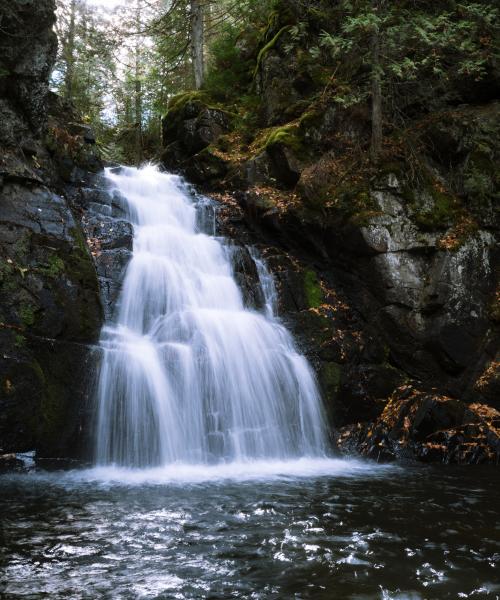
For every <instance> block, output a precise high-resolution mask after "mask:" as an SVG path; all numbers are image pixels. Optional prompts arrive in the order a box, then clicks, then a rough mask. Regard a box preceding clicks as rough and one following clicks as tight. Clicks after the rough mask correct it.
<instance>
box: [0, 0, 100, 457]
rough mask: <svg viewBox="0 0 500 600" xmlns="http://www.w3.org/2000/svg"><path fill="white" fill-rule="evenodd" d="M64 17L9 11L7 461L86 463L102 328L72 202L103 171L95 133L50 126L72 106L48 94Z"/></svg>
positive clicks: (4, 277) (4, 82)
mask: <svg viewBox="0 0 500 600" xmlns="http://www.w3.org/2000/svg"><path fill="white" fill-rule="evenodd" d="M54 11H55V4H54V2H53V1H52V0H37V1H36V2H35V1H33V0H13V1H12V2H4V3H3V4H2V32H3V35H2V36H1V39H0V62H1V64H0V69H1V70H2V71H7V74H6V75H5V73H2V74H3V75H4V76H3V77H1V78H0V79H1V80H0V113H1V116H2V118H1V119H0V145H1V148H0V150H1V151H0V172H1V176H0V206H1V209H0V349H1V351H0V447H1V448H2V452H3V453H5V452H6V453H10V452H19V451H28V450H32V449H35V450H36V451H37V452H38V453H41V454H46V455H47V454H48V455H58V454H59V455H60V454H70V453H73V454H78V453H79V452H81V450H82V447H81V446H80V444H79V438H80V436H79V431H80V425H81V422H80V421H79V415H80V412H81V410H82V407H83V406H84V404H85V402H86V401H87V398H86V393H87V386H86V384H85V383H84V381H83V376H84V373H83V371H84V370H85V368H87V369H88V364H86V361H87V359H88V357H89V356H90V354H91V350H90V349H91V347H92V344H94V343H95V341H96V340H97V338H98V335H99V330H100V327H101V322H102V309H101V305H100V302H99V295H98V284H97V276H96V272H95V268H94V265H93V262H92V258H91V256H90V253H89V251H88V248H87V246H86V243H85V236H84V234H83V231H82V229H81V226H80V223H79V220H78V218H76V216H75V215H76V214H78V211H77V210H75V212H74V206H73V203H72V201H71V198H72V197H73V195H74V190H73V189H70V188H68V187H66V185H65V181H64V180H66V181H72V182H77V183H78V185H79V184H80V181H81V179H85V178H86V177H87V175H86V172H85V169H86V168H88V166H89V165H90V164H91V163H92V162H93V164H94V166H95V168H100V163H98V162H96V159H95V153H94V150H93V149H91V148H93V146H94V145H93V144H92V140H91V134H90V132H89V131H88V128H86V127H81V126H80V127H79V130H78V131H73V132H71V131H69V129H63V128H61V127H56V126H55V125H56V122H55V121H54V122H51V124H50V126H49V124H48V122H47V111H48V108H49V106H51V105H52V104H53V102H55V104H56V107H57V106H59V107H62V106H63V104H58V102H59V101H58V100H57V99H56V98H55V96H54V95H52V94H50V92H49V87H48V78H49V75H50V72H51V70H52V65H53V62H54V59H55V51H56V41H55V34H54V33H53V31H52V27H53V24H54V21H55V14H54ZM56 112H57V110H56ZM59 116H60V117H61V118H62V114H60V115H59ZM69 120H71V121H73V122H75V120H74V119H69ZM69 120H68V121H69ZM58 123H60V122H59V121H58ZM66 124H67V122H66ZM58 136H62V137H63V138H64V139H65V140H66V141H68V139H69V138H68V136H69V137H71V139H73V138H74V139H75V142H76V143H75V146H74V147H75V149H76V152H75V154H74V155H68V154H67V155H64V144H63V143H62V139H61V138H60V137H59V138H58ZM82 370H83V371H82Z"/></svg>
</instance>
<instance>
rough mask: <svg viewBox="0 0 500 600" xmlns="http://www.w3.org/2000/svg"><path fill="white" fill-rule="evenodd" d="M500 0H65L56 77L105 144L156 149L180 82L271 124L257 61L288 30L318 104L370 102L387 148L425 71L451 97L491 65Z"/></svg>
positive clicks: (125, 149)
mask: <svg viewBox="0 0 500 600" xmlns="http://www.w3.org/2000/svg"><path fill="white" fill-rule="evenodd" d="M498 13H499V10H498V8H497V7H496V6H495V3H493V2H487V1H482V2H481V1H478V2H468V1H464V2H455V1H451V0H449V1H444V0H440V1H439V2H432V3H430V2H425V1H420V0H414V1H409V0H408V1H407V0H402V1H401V2H386V1H384V0H339V1H337V2H332V1H331V0H323V1H315V2H310V1H309V0H290V1H289V2H288V1H285V0H191V1H189V0H123V2H116V1H112V2H104V1H102V2H98V1H97V0H92V1H91V0H57V24H56V33H57V36H58V39H59V49H58V60H57V64H56V67H55V70H54V73H53V77H52V83H53V87H54V89H55V91H57V92H58V93H59V94H61V95H62V96H64V98H65V99H66V100H68V101H69V102H71V103H73V104H74V106H75V107H76V109H77V110H78V111H79V112H80V113H81V114H82V115H83V119H84V120H85V121H86V122H88V123H90V124H92V126H93V127H94V129H95V131H96V133H97V137H98V143H99V144H100V146H101V151H102V154H103V156H104V157H105V158H108V159H109V160H114V161H123V162H140V161H141V160H143V159H144V158H150V157H153V156H155V155H157V153H158V151H159V147H160V145H161V118H162V116H163V115H164V114H165V113H166V111H167V109H168V105H169V99H170V98H172V97H174V96H175V95H177V94H179V93H181V92H185V91H189V90H203V91H204V92H205V93H206V94H208V96H209V97H210V99H211V101H212V102H214V103H219V104H221V105H224V108H225V109H226V110H228V111H231V112H232V113H234V114H237V115H238V122H239V124H240V125H241V126H242V127H243V128H246V129H247V130H248V129H249V128H250V130H252V127H253V129H254V130H255V129H256V128H257V127H258V126H259V125H261V124H262V123H259V104H260V100H261V98H260V95H259V81H258V75H259V69H260V67H261V63H262V59H263V57H264V56H265V55H266V53H267V52H269V50H270V49H271V48H272V47H273V46H274V45H275V44H276V43H277V42H278V41H280V43H281V44H282V45H283V48H284V52H285V54H286V55H288V56H290V57H293V60H294V61H295V62H296V63H298V65H299V67H300V69H301V72H302V74H303V85H304V86H306V87H308V88H309V90H310V94H309V96H310V104H312V103H313V102H315V101H317V99H318V98H322V99H324V98H327V99H328V101H329V102H331V103H334V104H337V105H339V106H342V107H349V106H354V105H363V104H365V105H367V106H369V107H370V110H371V120H372V142H371V150H372V153H374V154H375V155H377V154H378V153H379V152H380V147H381V143H382V136H383V129H385V128H386V127H387V125H388V126H389V127H392V126H398V125H399V126H400V125H402V124H404V122H405V119H406V118H407V117H408V114H409V112H411V111H412V110H414V106H413V107H412V104H414V98H415V93H416V90H417V88H418V87H419V82H423V81H425V82H426V83H425V85H426V86H429V85H431V86H433V88H432V89H434V90H439V97H440V100H441V101H442V100H443V99H445V100H449V101H450V102H453V97H454V95H455V96H456V95H457V93H456V88H457V85H463V86H465V85H467V82H468V81H473V82H475V83H477V82H480V81H481V80H483V79H486V77H487V75H488V73H489V72H490V71H491V69H492V68H494V65H497V64H498V61H499V49H498V16H499V15H498ZM460 82H462V83H461V84H460ZM417 92H418V94H417V95H420V96H421V98H420V102H421V103H425V102H426V101H427V102H428V103H429V106H430V104H431V103H432V102H433V101H434V100H433V98H432V97H431V95H430V94H428V98H427V99H426V98H425V93H424V92H423V90H422V89H418V90H417ZM433 96H434V97H435V96H436V93H434V94H433ZM304 112H305V111H304ZM251 133H252V132H251V131H250V134H251Z"/></svg>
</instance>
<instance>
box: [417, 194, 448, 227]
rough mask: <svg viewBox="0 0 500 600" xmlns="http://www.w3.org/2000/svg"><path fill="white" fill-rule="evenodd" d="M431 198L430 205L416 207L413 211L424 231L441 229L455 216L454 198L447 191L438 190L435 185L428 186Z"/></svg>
mask: <svg viewBox="0 0 500 600" xmlns="http://www.w3.org/2000/svg"><path fill="white" fill-rule="evenodd" d="M429 191H430V192H431V198H432V206H431V207H430V208H429V209H427V208H424V209H422V208H421V207H417V208H416V209H415V212H414V216H415V221H416V223H417V225H418V226H419V227H420V228H421V229H423V230H426V231H433V230H435V229H443V228H445V227H447V226H449V225H450V224H451V223H452V222H453V221H454V220H455V218H456V216H457V202H456V199H455V198H454V197H453V196H451V194H449V193H447V192H443V191H440V190H438V189H436V187H434V186H432V187H431V188H429Z"/></svg>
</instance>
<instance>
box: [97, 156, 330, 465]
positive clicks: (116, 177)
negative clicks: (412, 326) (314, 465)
mask: <svg viewBox="0 0 500 600" xmlns="http://www.w3.org/2000/svg"><path fill="white" fill-rule="evenodd" d="M107 178H108V179H109V181H110V182H111V184H112V186H114V188H115V189H116V190H118V191H119V192H120V194H121V196H122V197H123V198H125V200H126V203H127V210H128V213H129V218H130V220H131V222H132V223H133V224H134V251H133V257H132V259H131V261H130V264H129V266H128V269H127V272H126V276H125V279H124V283H123V289H122V292H121V297H120V300H119V304H118V307H117V315H116V320H115V322H113V323H111V324H108V325H106V326H105V327H104V328H103V332H102V337H101V348H102V364H101V371H100V376H99V386H98V402H99V404H98V426H97V462H98V464H100V465H106V464H118V465H122V466H134V467H144V466H155V465H167V464H170V463H174V462H182V463H194V464H199V463H202V464H204V463H219V462H231V461H250V460H262V459H266V460H267V459H271V460H283V459H291V458H297V457H303V456H304V457H307V456H309V457H315V456H316V457H320V456H324V455H325V453H326V452H327V447H328V444H327V440H326V434H325V426H324V422H323V417H322V410H321V402H320V397H319V394H318V390H317V387H316V384H315V380H314V377H313V374H312V371H311V368H310V366H309V365H308V363H307V361H306V359H305V358H304V357H303V356H302V355H300V354H299V353H298V352H297V349H296V348H295V346H294V343H293V340H292V338H291V335H290V333H289V332H288V331H287V330H286V329H285V328H284V327H283V326H282V325H281V324H280V323H279V322H278V321H277V319H276V318H275V316H274V301H275V300H274V297H275V291H274V287H273V285H272V279H271V277H270V275H269V273H267V271H266V268H265V265H264V263H263V262H262V261H261V260H260V259H258V257H254V260H255V261H256V266H257V270H258V273H259V277H260V281H261V287H262V292H263V294H264V297H265V299H266V307H265V310H264V312H263V313H260V312H257V311H254V310H250V309H248V308H245V306H244V302H243V297H242V294H241V292H240V290H239V288H238V286H237V284H236V282H235V279H234V277H233V272H232V267H231V262H230V258H229V251H228V248H227V247H226V246H225V245H224V244H223V243H222V242H221V241H220V240H219V239H217V238H216V237H213V236H210V235H207V234H206V233H203V232H202V231H200V227H199V226H197V223H198V222H199V219H197V206H196V203H195V201H194V200H193V199H192V197H191V196H190V195H189V193H188V190H187V189H186V187H185V186H184V184H183V183H182V180H181V179H180V178H179V177H177V176H175V175H170V174H165V173H161V172H159V171H158V169H156V168H155V167H152V166H148V167H144V168H141V169H135V168H122V169H120V171H119V172H118V173H116V172H113V171H110V170H108V171H107Z"/></svg>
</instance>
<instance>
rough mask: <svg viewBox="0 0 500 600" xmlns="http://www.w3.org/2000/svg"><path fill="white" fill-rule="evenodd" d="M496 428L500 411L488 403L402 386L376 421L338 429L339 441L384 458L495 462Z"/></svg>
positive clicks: (498, 455) (499, 444)
mask: <svg viewBox="0 0 500 600" xmlns="http://www.w3.org/2000/svg"><path fill="white" fill-rule="evenodd" d="M499 427H500V413H499V412H498V411H496V410H495V409H494V408H492V407H489V406H486V405H483V404H472V405H467V404H465V403H464V402H462V401H460V400H456V399H453V398H449V397H447V396H442V395H439V394H436V393H427V392H422V391H419V390H417V389H415V388H413V387H411V386H403V387H401V388H399V389H398V390H397V391H396V392H395V393H394V394H393V395H392V396H391V398H390V400H389V402H388V403H387V405H386V407H385V409H384V411H383V412H382V414H381V416H380V417H379V418H378V419H377V420H376V421H375V422H374V423H371V424H370V423H369V424H363V423H358V424H356V425H350V426H348V427H345V428H343V429H341V430H340V432H339V434H338V436H337V445H338V447H339V449H340V450H341V451H343V452H347V453H352V452H358V453H360V454H362V455H364V456H369V457H371V458H375V459H376V460H384V461H386V460H395V459H401V458H404V459H408V458H411V459H414V460H419V461H423V462H444V463H458V464H478V463H482V464H498V462H499V460H500V429H499Z"/></svg>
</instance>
